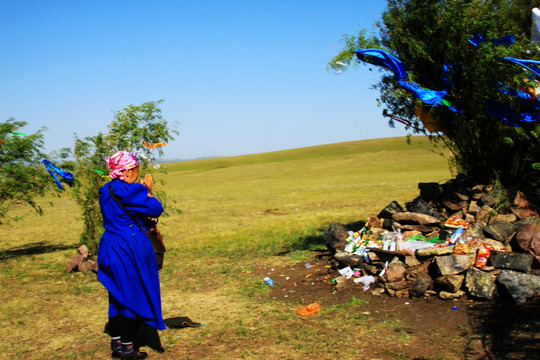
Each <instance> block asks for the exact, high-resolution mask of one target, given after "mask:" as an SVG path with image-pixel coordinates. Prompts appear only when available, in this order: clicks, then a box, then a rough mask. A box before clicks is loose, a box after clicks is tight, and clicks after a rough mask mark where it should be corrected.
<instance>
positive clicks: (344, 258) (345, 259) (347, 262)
mask: <svg viewBox="0 0 540 360" xmlns="http://www.w3.org/2000/svg"><path fill="white" fill-rule="evenodd" d="M334 259H336V260H337V261H338V262H339V263H340V264H341V265H343V266H345V267H346V266H351V267H354V266H359V265H360V264H362V263H363V262H364V259H363V258H362V257H361V256H359V255H354V254H351V253H348V252H345V251H339V250H338V251H336V253H335V254H334Z"/></svg>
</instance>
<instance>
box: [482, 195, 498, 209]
mask: <svg viewBox="0 0 540 360" xmlns="http://www.w3.org/2000/svg"><path fill="white" fill-rule="evenodd" d="M498 201H499V200H498V199H497V198H496V197H495V196H492V195H490V194H487V193H484V194H482V196H481V197H480V201H479V202H480V203H481V204H482V205H487V206H489V207H493V205H495V204H496V203H497V202H498Z"/></svg>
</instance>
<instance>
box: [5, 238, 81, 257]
mask: <svg viewBox="0 0 540 360" xmlns="http://www.w3.org/2000/svg"><path fill="white" fill-rule="evenodd" d="M75 248H77V244H72V245H52V244H47V243H45V242H37V243H31V244H25V245H22V246H17V247H14V248H11V249H6V250H1V251H0V261H3V260H7V259H13V258H18V257H21V256H28V255H40V254H47V253H52V252H55V251H63V250H68V249H75Z"/></svg>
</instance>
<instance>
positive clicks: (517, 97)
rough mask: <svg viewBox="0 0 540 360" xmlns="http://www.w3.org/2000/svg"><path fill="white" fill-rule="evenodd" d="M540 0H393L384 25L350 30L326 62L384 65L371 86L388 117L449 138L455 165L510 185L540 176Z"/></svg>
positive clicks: (442, 140)
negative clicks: (354, 32)
mask: <svg viewBox="0 0 540 360" xmlns="http://www.w3.org/2000/svg"><path fill="white" fill-rule="evenodd" d="M536 5H537V4H535V3H534V2H533V1H500V0H494V1H489V2H485V1H473V0H471V1H467V2H455V1H433V0H428V1H418V0H406V1H405V0H404V1H388V6H387V9H386V10H385V11H384V13H383V15H382V19H381V20H380V21H379V22H378V23H376V24H375V25H376V28H377V29H378V33H377V34H372V35H369V36H368V35H366V31H365V30H361V31H360V32H359V33H358V35H352V36H351V35H345V36H344V37H343V39H344V43H345V47H344V49H343V50H342V51H341V52H340V53H339V54H338V55H336V56H335V57H334V58H333V59H332V60H331V61H330V62H329V64H328V66H329V67H330V68H334V69H339V70H345V69H349V68H353V67H354V66H363V65H367V66H369V67H370V68H372V69H374V70H379V71H380V73H381V78H380V80H379V82H378V83H376V84H374V85H373V86H374V88H376V89H378V90H379V92H380V98H379V101H380V103H381V104H382V106H383V114H384V115H385V116H388V117H389V119H390V120H389V124H390V125H391V126H395V121H399V122H400V123H401V124H404V125H405V127H406V128H407V129H408V130H410V131H411V134H424V135H426V136H428V137H429V138H430V139H431V140H432V141H433V144H434V145H436V146H439V145H444V147H446V148H448V149H449V150H450V153H451V155H450V157H449V161H450V165H451V166H452V168H453V170H454V171H455V173H459V174H465V175H468V176H471V177H473V178H475V179H477V180H478V181H483V182H495V181H499V182H501V183H502V184H503V185H505V186H507V187H509V186H514V185H521V184H525V183H529V182H531V181H538V180H539V179H540V171H539V170H538V169H539V168H540V146H539V145H540V121H539V120H538V119H540V102H539V101H538V93H539V92H540V71H539V69H540V48H539V45H538V36H536V34H539V33H540V31H539V29H538V25H537V22H536V20H535V17H534V14H535V13H540V11H536V12H535V10H534V9H535V6H536ZM536 10H538V9H536ZM533 35H534V36H533ZM341 64H348V65H351V66H347V67H344V66H342V65H341ZM350 76H354V73H350ZM441 153H443V152H441Z"/></svg>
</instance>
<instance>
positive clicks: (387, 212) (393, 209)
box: [377, 201, 403, 219]
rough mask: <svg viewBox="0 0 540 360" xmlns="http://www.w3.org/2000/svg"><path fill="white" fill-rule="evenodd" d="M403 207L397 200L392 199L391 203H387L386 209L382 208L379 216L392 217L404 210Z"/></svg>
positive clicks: (382, 217) (380, 217) (381, 217)
mask: <svg viewBox="0 0 540 360" xmlns="http://www.w3.org/2000/svg"><path fill="white" fill-rule="evenodd" d="M402 211H403V208H402V207H401V205H399V203H398V202H397V201H392V202H391V203H390V204H388V205H386V207H385V208H384V209H382V210H381V212H380V213H379V215H377V217H378V218H379V219H391V218H392V215H394V214H395V213H398V212H402Z"/></svg>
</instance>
